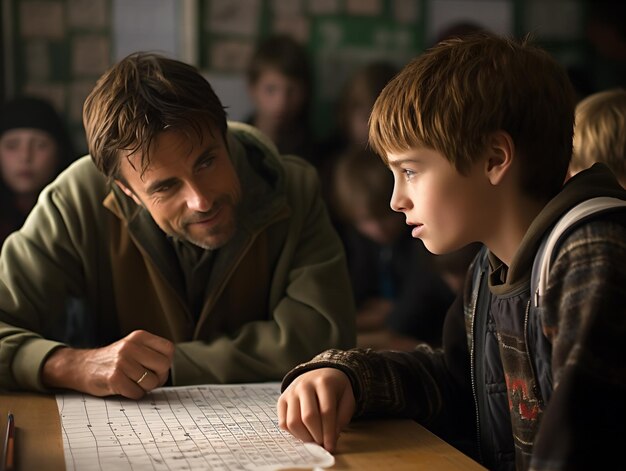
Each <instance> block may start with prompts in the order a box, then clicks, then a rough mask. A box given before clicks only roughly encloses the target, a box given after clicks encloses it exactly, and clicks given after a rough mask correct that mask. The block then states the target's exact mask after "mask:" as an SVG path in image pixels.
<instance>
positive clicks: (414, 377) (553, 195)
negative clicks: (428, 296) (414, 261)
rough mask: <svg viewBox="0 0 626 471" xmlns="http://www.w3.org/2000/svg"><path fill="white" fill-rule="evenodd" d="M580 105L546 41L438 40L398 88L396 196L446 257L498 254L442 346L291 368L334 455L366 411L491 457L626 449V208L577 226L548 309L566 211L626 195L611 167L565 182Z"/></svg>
mask: <svg viewBox="0 0 626 471" xmlns="http://www.w3.org/2000/svg"><path fill="white" fill-rule="evenodd" d="M574 100H575V97H574V92H573V89H572V86H571V84H570V82H569V80H568V78H567V75H566V72H565V70H564V69H563V68H562V67H561V66H560V65H559V64H558V63H557V62H556V60H555V59H554V58H553V57H551V56H550V55H549V54H548V53H547V52H546V51H543V50H541V49H540V48H538V47H535V46H533V45H532V44H529V43H528V41H519V42H518V41H514V40H510V39H506V38H501V37H498V36H494V35H488V34H481V35H475V36H466V37H464V38H463V39H456V40H449V41H444V42H441V43H439V44H437V45H436V46H434V47H433V48H431V49H430V50H428V51H426V52H425V53H424V54H422V55H420V56H419V57H418V58H416V59H415V60H414V61H413V62H411V63H410V64H409V65H407V66H406V67H405V68H404V70H403V71H402V72H400V74H398V75H397V76H396V78H394V79H393V80H392V81H391V82H390V83H389V85H388V86H387V87H385V89H384V90H383V92H382V93H381V94H380V96H379V98H378V100H377V101H376V104H375V105H374V109H373V111H372V117H371V125H370V143H371V144H372V149H373V150H374V151H376V152H377V153H378V154H379V155H381V156H382V157H383V158H384V160H385V162H386V163H387V164H388V165H389V166H390V168H391V169H392V171H393V174H394V179H395V186H394V192H393V196H392V198H391V206H392V208H393V209H394V210H396V211H398V212H402V213H403V214H404V215H405V216H406V221H407V223H408V224H409V225H410V226H411V230H412V235H413V237H416V238H419V239H421V240H422V241H423V242H424V245H425V246H426V248H427V249H428V250H429V251H431V252H433V253H447V252H450V251H453V250H456V249H458V248H459V247H462V246H465V245H466V244H467V243H469V242H473V241H480V242H482V243H484V244H485V248H486V250H485V251H484V252H483V251H481V253H480V257H477V259H476V263H475V264H474V266H475V267H476V271H474V270H473V269H472V268H470V270H469V271H468V275H469V276H468V282H467V285H466V287H467V290H466V293H465V295H464V296H463V298H462V299H461V298H457V301H455V303H454V304H453V305H452V307H451V309H450V310H449V311H448V314H447V315H446V320H445V324H444V333H443V348H442V349H439V350H433V349H431V348H430V347H428V346H427V345H420V346H419V347H418V348H417V349H415V350H414V351H412V352H394V351H387V352H375V351H371V350H358V349H357V350H350V351H339V350H329V351H327V352H324V353H322V354H320V355H318V356H317V357H315V358H314V359H313V360H312V361H310V362H308V363H305V364H302V365H300V366H298V367H297V368H295V369H294V370H293V371H291V372H290V373H289V374H288V375H287V376H286V377H285V378H284V380H283V391H284V392H283V394H282V396H281V397H280V399H279V401H278V405H277V407H278V416H279V423H280V426H281V427H283V428H285V429H287V430H289V431H291V432H292V433H293V434H294V435H296V436H297V437H298V438H300V439H302V440H304V441H314V442H317V443H318V444H322V445H324V447H326V448H327V449H328V450H334V449H335V446H336V442H337V438H338V436H339V432H340V430H341V429H342V428H343V427H345V426H346V425H347V424H348V422H349V421H350V420H351V419H352V418H353V417H363V416H376V417H381V416H393V417H399V416H401V417H410V418H413V419H415V420H418V421H420V422H421V423H423V424H425V425H426V426H428V427H429V428H430V429H431V430H433V431H434V432H435V433H437V434H438V435H440V436H441V437H442V438H444V439H446V440H448V441H450V442H452V443H453V444H455V445H456V446H458V447H460V448H461V449H462V450H463V451H465V452H466V453H469V454H471V455H472V456H473V457H475V458H476V459H478V460H479V461H480V462H481V463H482V464H484V465H485V466H486V467H487V468H488V469H491V470H496V471H510V470H513V469H517V470H518V471H525V470H537V471H547V470H568V471H569V470H588V469H612V468H614V467H615V465H614V463H619V462H621V460H622V459H623V451H622V450H623V445H624V440H625V439H626V421H624V417H625V416H626V401H625V400H624V397H625V393H626V374H625V373H626V370H625V369H624V358H626V342H625V339H626V307H625V306H626V211H623V210H622V211H613V212H611V213H606V214H603V215H601V216H599V217H594V218H591V219H586V220H584V221H582V222H581V223H580V224H579V225H578V226H577V227H576V228H575V229H573V230H572V231H571V232H570V233H569V234H568V235H567V236H566V237H565V238H564V239H563V241H562V243H561V244H560V245H559V246H558V248H556V249H555V250H554V252H553V255H554V260H553V262H552V265H551V269H550V280H549V281H550V282H549V284H548V286H547V289H546V291H545V293H544V296H543V297H542V302H541V310H540V311H538V310H536V309H530V308H531V293H530V281H529V280H530V272H531V269H532V266H533V261H534V259H535V256H536V254H537V250H538V247H539V245H540V243H541V241H542V239H543V238H544V236H545V235H546V234H547V233H549V231H550V229H551V228H552V227H553V225H554V224H555V222H556V221H557V220H559V219H560V218H561V216H562V215H563V214H565V213H566V212H567V211H568V210H569V209H570V208H572V207H573V206H575V205H577V204H578V203H580V202H583V201H588V200H589V199H590V198H593V197H596V196H609V197H614V198H618V199H621V200H626V191H625V190H624V189H623V188H622V187H621V186H620V185H619V184H618V183H617V181H616V180H615V178H614V176H613V174H612V173H611V172H610V171H609V170H608V169H607V168H606V167H605V166H602V165H594V166H593V167H591V168H590V169H588V170H585V171H584V172H581V173H580V174H579V175H578V176H577V177H576V178H573V179H571V180H569V181H568V182H567V183H566V184H565V185H563V182H564V180H565V177H566V174H567V171H568V165H569V162H570V158H571V153H572V131H573V125H574V109H575V101H574ZM533 294H534V293H533ZM532 297H533V298H534V296H532ZM461 301H462V302H461Z"/></svg>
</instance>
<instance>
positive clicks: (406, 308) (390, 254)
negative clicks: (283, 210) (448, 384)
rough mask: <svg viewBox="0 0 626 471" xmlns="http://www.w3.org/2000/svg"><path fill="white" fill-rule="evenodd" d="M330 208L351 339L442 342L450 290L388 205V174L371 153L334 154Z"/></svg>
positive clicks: (399, 346) (375, 343)
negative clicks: (337, 229) (341, 256)
mask: <svg viewBox="0 0 626 471" xmlns="http://www.w3.org/2000/svg"><path fill="white" fill-rule="evenodd" d="M334 187H335V195H336V204H337V211H338V213H339V214H340V215H341V216H342V218H343V220H344V221H345V223H346V225H347V228H346V230H345V232H344V243H345V245H346V252H347V257H348V264H349V268H350V276H351V279H352V288H353V291H354V296H355V301H356V306H357V346H359V347H371V348H375V349H386V348H387V349H395V350H411V349H413V348H414V347H415V345H417V343H418V342H419V341H425V342H429V343H431V344H433V345H439V344H441V330H442V326H443V319H444V316H445V313H446V311H447V309H448V307H449V306H450V304H452V301H453V300H454V293H453V292H452V290H451V288H450V287H448V286H447V285H446V283H445V281H444V280H443V279H442V277H441V276H440V275H439V274H438V273H437V272H436V271H435V268H434V260H433V259H434V258H435V257H434V256H433V255H431V254H430V253H429V252H428V251H427V250H426V248H425V247H424V244H422V242H420V241H416V240H415V239H413V238H412V237H411V234H410V233H409V232H408V231H407V227H406V224H405V221H404V217H403V215H402V214H400V213H396V212H394V211H393V210H392V209H391V208H390V207H389V203H388V201H389V199H390V198H391V194H392V192H393V175H392V173H391V172H390V171H389V169H388V168H387V166H386V165H385V164H384V163H383V162H382V161H381V160H380V157H378V156H377V155H376V154H374V153H373V152H371V151H369V150H365V149H363V150H354V151H353V152H350V153H348V154H346V155H344V156H342V157H341V158H340V160H339V162H337V169H336V173H335V179H334Z"/></svg>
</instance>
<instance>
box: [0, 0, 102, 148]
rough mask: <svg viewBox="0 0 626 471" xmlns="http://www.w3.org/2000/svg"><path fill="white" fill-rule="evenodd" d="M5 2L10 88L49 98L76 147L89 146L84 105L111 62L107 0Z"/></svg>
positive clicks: (6, 0)
mask: <svg viewBox="0 0 626 471" xmlns="http://www.w3.org/2000/svg"><path fill="white" fill-rule="evenodd" d="M3 7H4V10H3V11H4V14H6V15H8V16H9V18H8V19H9V21H8V22H7V21H5V22H4V25H5V27H6V25H7V24H10V25H11V27H12V31H10V32H9V33H10V34H5V39H6V38H8V39H9V40H10V41H11V45H10V46H11V47H10V50H9V52H10V54H11V56H12V64H13V74H12V75H11V76H9V77H8V78H5V80H7V82H8V81H10V82H11V83H7V84H6V86H7V88H9V89H10V90H11V92H12V95H21V94H29V95H35V96H41V97H44V98H47V99H48V100H50V102H51V103H52V104H53V105H54V106H55V108H56V109H57V111H59V113H60V114H61V115H62V116H63V117H64V118H65V120H66V122H67V123H68V127H69V129H70V132H71V133H72V135H73V137H74V141H75V143H76V147H77V150H78V151H83V152H84V151H86V145H85V139H84V130H83V127H82V105H83V102H84V100H85V98H86V97H87V95H88V94H89V92H90V91H91V89H92V88H93V86H94V85H95V82H96V80H97V78H98V77H99V76H100V75H101V74H102V73H103V72H104V71H105V70H106V69H107V68H108V67H109V65H110V62H111V61H110V57H111V52H110V51H111V34H110V24H111V22H110V3H109V0H5V3H4V4H3ZM5 33H6V32H5ZM5 53H6V51H5Z"/></svg>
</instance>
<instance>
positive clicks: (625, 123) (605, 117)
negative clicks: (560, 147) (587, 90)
mask: <svg viewBox="0 0 626 471" xmlns="http://www.w3.org/2000/svg"><path fill="white" fill-rule="evenodd" d="M595 162H603V163H605V164H606V165H607V166H608V167H609V168H610V169H611V170H612V171H613V173H614V174H615V175H616V176H617V177H618V179H620V181H626V90H624V89H621V88H615V89H612V90H606V91H603V92H598V93H594V94H593V95H589V96H588V97H587V98H585V99H584V100H582V101H580V103H578V106H577V107H576V127H575V129H574V154H573V156H572V162H571V171H572V173H577V172H579V171H581V170H584V169H586V168H588V167H590V166H591V165H592V164H594V163H595Z"/></svg>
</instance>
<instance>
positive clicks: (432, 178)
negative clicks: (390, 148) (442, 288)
mask: <svg viewBox="0 0 626 471" xmlns="http://www.w3.org/2000/svg"><path fill="white" fill-rule="evenodd" d="M387 159H388V162H389V166H390V168H391V170H392V172H393V175H394V180H395V184H394V191H393V196H392V198H391V207H392V209H393V210H394V211H398V212H401V213H404V215H405V216H406V223H407V224H408V225H410V226H412V235H413V237H415V238H419V239H421V240H422V242H424V245H425V246H426V248H427V249H428V250H429V251H430V252H432V253H434V254H443V253H448V252H451V251H453V250H457V249H459V248H461V247H463V246H465V245H467V244H468V243H470V242H474V241H477V240H481V235H480V234H481V233H482V231H483V230H485V229H484V228H486V226H487V225H488V221H489V218H488V208H489V201H488V200H489V198H488V194H489V192H488V191H487V190H488V188H487V185H486V184H485V179H484V178H481V175H482V172H481V169H482V160H480V161H479V162H477V163H475V164H474V165H473V166H472V167H471V171H470V173H469V174H468V175H467V176H464V175H461V174H460V173H459V172H458V171H457V170H456V168H455V167H454V166H453V165H452V164H451V163H450V162H449V161H448V160H447V159H446V158H445V157H444V156H443V155H441V154H440V153H439V152H437V151H435V150H432V149H426V148H421V149H413V150H410V151H408V152H404V153H399V154H388V155H387Z"/></svg>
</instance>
